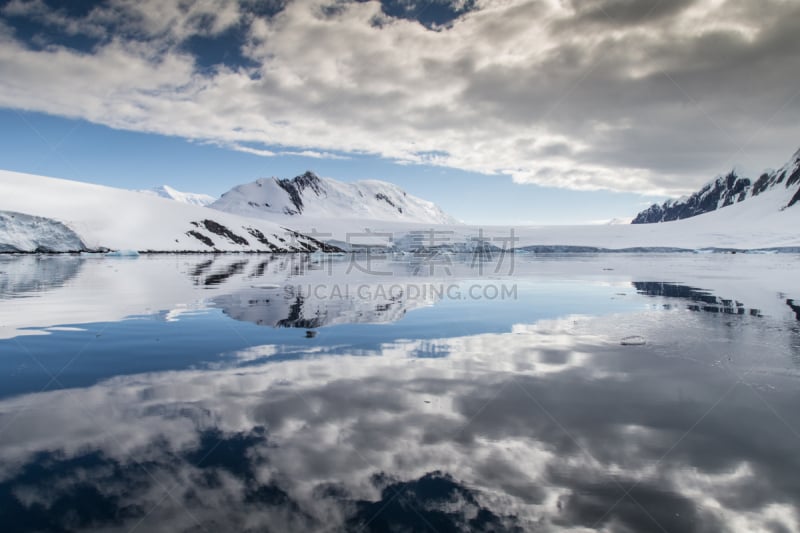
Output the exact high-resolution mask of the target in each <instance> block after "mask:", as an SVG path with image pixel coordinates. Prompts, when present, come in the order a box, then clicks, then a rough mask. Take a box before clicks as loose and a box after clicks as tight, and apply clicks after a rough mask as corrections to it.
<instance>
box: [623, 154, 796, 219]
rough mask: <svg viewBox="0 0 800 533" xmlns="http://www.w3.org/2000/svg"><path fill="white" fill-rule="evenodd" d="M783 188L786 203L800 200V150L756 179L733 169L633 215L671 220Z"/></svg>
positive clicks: (640, 217) (720, 207) (790, 204)
mask: <svg viewBox="0 0 800 533" xmlns="http://www.w3.org/2000/svg"><path fill="white" fill-rule="evenodd" d="M776 188H783V189H784V190H785V191H786V194H787V200H786V203H785V204H784V206H785V207H792V206H793V205H794V204H796V203H798V202H800V150H798V151H797V152H795V154H794V156H793V157H792V159H791V160H790V161H789V162H788V163H787V164H786V165H784V166H783V167H781V168H780V169H778V170H774V171H769V172H764V173H763V174H762V175H761V176H760V177H759V178H758V179H757V180H755V182H752V181H751V180H750V179H748V178H745V177H740V176H738V175H737V174H736V173H735V172H730V173H729V174H728V175H726V176H720V177H718V178H716V179H715V180H714V181H711V182H709V183H707V184H706V185H704V186H703V187H702V188H701V189H700V190H699V191H697V192H696V193H694V194H692V195H691V196H688V197H683V198H680V199H678V200H667V201H666V202H664V203H663V204H661V205H659V204H653V205H651V206H650V207H648V208H647V209H645V210H644V211H642V212H641V213H639V214H638V215H637V216H636V218H634V219H633V222H632V224H650V223H653V222H669V221H671V220H680V219H684V218H689V217H693V216H697V215H702V214H703V213H708V212H710V211H715V210H717V209H722V208H724V207H727V206H729V205H733V204H735V203H738V202H743V201H746V200H748V199H749V198H754V197H756V196H758V195H760V194H762V193H764V192H766V191H769V190H772V189H776Z"/></svg>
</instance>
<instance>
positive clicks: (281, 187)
mask: <svg viewBox="0 0 800 533" xmlns="http://www.w3.org/2000/svg"><path fill="white" fill-rule="evenodd" d="M211 207H213V208H214V209H219V210H222V211H227V212H230V213H238V214H243V215H247V216H252V217H258V218H270V219H274V218H279V217H282V216H298V215H302V216H307V217H309V218H337V219H341V218H353V219H370V220H398V221H406V222H419V223H427V224H453V223H457V221H456V220H455V219H454V218H453V217H451V216H449V215H447V214H446V213H444V212H443V211H442V210H441V209H439V207H437V206H436V205H435V204H434V203H432V202H428V201H426V200H423V199H421V198H417V197H415V196H412V195H409V194H408V193H406V192H405V191H403V190H402V189H400V188H399V187H397V186H396V185H394V184H392V183H387V182H384V181H378V180H364V181H356V182H351V183H343V182H340V181H337V180H334V179H331V178H320V177H319V176H317V175H316V174H315V173H314V172H312V171H310V170H309V171H306V172H304V173H303V174H300V175H299V176H295V177H293V178H269V179H264V178H262V179H259V180H256V181H255V182H253V183H249V184H244V185H239V186H237V187H234V188H233V189H231V190H230V191H228V192H226V193H225V194H223V195H222V198H220V199H219V200H218V201H216V202H214V204H213V205H212V206H211Z"/></svg>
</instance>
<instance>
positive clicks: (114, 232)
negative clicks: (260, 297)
mask: <svg viewBox="0 0 800 533" xmlns="http://www.w3.org/2000/svg"><path fill="white" fill-rule="evenodd" d="M0 211H14V212H18V213H24V214H26V215H31V216H33V217H46V218H49V219H53V220H55V221H58V222H60V223H63V224H64V225H65V227H66V228H68V229H69V230H70V231H71V232H74V234H75V235H77V236H78V237H79V239H78V240H75V242H73V243H72V244H71V245H67V244H66V243H67V242H68V238H73V239H74V236H69V235H68V234H67V233H66V232H65V233H64V235H63V238H64V239H65V240H64V243H63V246H62V248H59V250H61V251H63V249H64V248H69V249H73V246H74V249H75V250H81V249H84V248H89V249H95V250H96V249H111V250H138V251H192V252H203V251H230V252H239V251H307V250H317V249H319V248H320V244H321V243H318V242H316V241H314V240H313V239H309V238H307V237H305V236H301V235H297V234H295V233H294V232H292V231H291V230H287V229H284V228H283V227H281V226H280V225H278V224H275V223H272V222H267V221H264V220H253V219H247V218H244V217H240V216H236V215H231V214H228V213H223V212H221V211H212V210H210V209H207V208H205V207H199V206H195V205H189V204H184V203H180V202H176V201H173V200H167V199H164V198H157V197H152V196H149V195H144V194H140V193H138V192H135V191H127V190H123V189H115V188H112V187H104V186H100V185H92V184H88V183H81V182H75V181H68V180H62V179H56V178H47V177H42V176H34V175H31V174H21V173H17V172H9V171H0ZM32 220H33V219H32ZM28 225H29V226H30V222H29V223H28ZM37 228H38V229H37V230H34V229H31V230H30V231H33V232H34V233H36V237H35V238H33V237H31V236H30V235H28V236H25V235H22V234H21V233H20V228H19V224H18V223H17V224H16V225H15V226H13V227H10V226H6V229H2V228H0V246H2V245H6V246H8V247H9V248H10V247H12V246H13V247H14V248H17V249H20V250H22V251H35V250H36V247H37V246H38V244H37V243H39V242H42V241H41V239H44V238H45V237H46V236H47V235H48V232H50V233H52V232H53V231H54V228H55V226H54V225H53V224H52V223H49V224H42V223H39V225H38V226H37ZM29 233H30V232H29ZM79 241H82V243H83V245H84V246H80V247H78V244H77V243H78V242H79Z"/></svg>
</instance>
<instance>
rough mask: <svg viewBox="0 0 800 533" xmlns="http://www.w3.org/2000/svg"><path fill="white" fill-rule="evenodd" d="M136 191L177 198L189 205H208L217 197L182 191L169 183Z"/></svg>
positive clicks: (178, 200) (170, 198) (176, 199)
mask: <svg viewBox="0 0 800 533" xmlns="http://www.w3.org/2000/svg"><path fill="white" fill-rule="evenodd" d="M136 192H140V193H142V194H149V195H151V196H158V197H159V198H166V199H168V200H175V201H176V202H181V203H184V204H189V205H199V206H207V205H209V204H212V203H214V201H215V200H216V198H214V197H213V196H211V195H208V194H199V193H194V192H181V191H178V190H176V189H173V188H172V187H170V186H169V185H159V186H158V187H153V188H152V189H141V190H138V191H136Z"/></svg>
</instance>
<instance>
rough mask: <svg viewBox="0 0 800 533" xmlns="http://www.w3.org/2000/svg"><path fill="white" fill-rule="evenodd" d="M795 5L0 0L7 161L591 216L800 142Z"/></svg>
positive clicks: (634, 208)
mask: <svg viewBox="0 0 800 533" xmlns="http://www.w3.org/2000/svg"><path fill="white" fill-rule="evenodd" d="M798 27H800V2H797V1H796V0H758V1H756V0H419V1H415V0H382V1H380V2H378V1H357V0H267V1H256V0H214V1H211V0H69V1H66V0H65V1H57V0H0V168H3V169H7V170H16V171H21V172H30V173H36V174H43V175H49V176H55V177H62V178H68V179H76V180H82V181H88V182H93V183H102V184H106V185H111V186H116V187H124V188H149V187H153V186H156V185H160V184H169V185H171V186H173V187H175V188H177V189H180V190H184V191H190V192H202V193H207V194H212V195H219V194H221V193H222V192H224V191H226V190H227V189H229V188H231V187H233V186H234V185H237V184H239V183H244V182H247V181H252V180H254V179H256V178H259V177H267V176H278V177H292V176H294V175H298V174H301V173H302V172H304V171H305V170H313V171H315V172H316V173H317V174H319V175H321V176H327V177H332V178H336V179H340V180H343V181H353V180H356V179H364V178H370V179H383V180H387V181H391V182H394V183H396V184H398V185H399V186H401V187H403V188H404V189H406V190H407V191H409V192H410V193H412V194H415V195H417V196H421V197H423V198H426V199H429V200H432V201H434V202H436V203H437V204H439V205H440V206H441V207H442V208H443V209H444V210H445V211H447V212H449V213H451V214H453V215H454V216H456V217H457V218H459V219H462V220H464V221H468V222H473V223H502V224H506V223H513V224H526V223H527V224H547V223H552V224H565V223H597V222H601V221H604V220H608V219H611V218H618V217H619V218H624V217H628V218H630V217H632V216H633V215H635V214H636V212H638V211H639V210H641V209H643V208H644V207H646V206H647V205H649V204H650V203H652V202H653V201H658V200H663V199H664V198H666V197H669V196H679V195H681V194H685V193H689V192H692V191H694V190H696V189H697V188H698V187H699V186H701V185H702V184H703V183H704V182H706V181H708V180H709V179H712V178H713V177H715V176H716V175H719V174H723V173H726V172H727V171H729V170H730V169H731V168H736V169H737V170H738V171H739V172H740V173H742V174H744V175H746V176H751V177H756V176H757V175H758V174H759V173H760V172H761V171H762V170H763V169H765V168H775V167H779V166H781V165H782V164H783V163H784V162H785V161H786V160H787V159H788V158H789V156H790V155H791V154H792V153H793V152H794V151H795V150H796V149H797V148H798V147H800V136H799V135H797V131H798V130H797V124H798V123H800V121H799V120H798V119H800V39H797V36H796V31H797V28H798Z"/></svg>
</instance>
